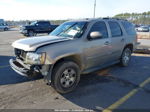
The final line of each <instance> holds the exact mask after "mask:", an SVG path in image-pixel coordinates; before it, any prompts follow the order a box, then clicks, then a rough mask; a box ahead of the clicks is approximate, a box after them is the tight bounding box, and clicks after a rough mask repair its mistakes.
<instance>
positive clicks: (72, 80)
mask: <svg viewBox="0 0 150 112" xmlns="http://www.w3.org/2000/svg"><path fill="white" fill-rule="evenodd" d="M71 74H72V75H71ZM79 81H80V68H79V66H78V65H77V64H76V63H74V62H72V61H63V62H61V63H59V64H57V65H56V66H55V68H54V70H53V74H52V86H53V87H54V88H55V90H56V91H57V92H59V93H61V94H65V93H69V92H71V91H73V90H74V89H75V88H76V86H77V85H78V83H79Z"/></svg>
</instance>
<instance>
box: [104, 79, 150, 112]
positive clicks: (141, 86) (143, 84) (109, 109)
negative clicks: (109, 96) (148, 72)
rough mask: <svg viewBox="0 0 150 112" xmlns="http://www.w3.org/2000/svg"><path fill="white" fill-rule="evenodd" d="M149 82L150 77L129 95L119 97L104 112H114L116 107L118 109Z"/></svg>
mask: <svg viewBox="0 0 150 112" xmlns="http://www.w3.org/2000/svg"><path fill="white" fill-rule="evenodd" d="M148 83H150V77H149V78H147V79H146V80H145V81H144V82H142V83H141V84H140V85H139V87H138V88H135V89H133V90H131V91H130V92H129V93H128V94H127V95H125V96H124V97H122V98H121V99H119V100H118V101H116V102H115V103H113V104H112V105H110V106H109V107H107V108H106V109H104V110H103V111H102V112H113V110H114V109H117V108H118V107H119V106H120V105H122V104H123V103H124V102H126V101H127V100H128V99H129V98H130V97H132V96H133V95H135V94H136V93H137V92H138V91H139V90H140V89H141V88H143V87H144V86H145V85H146V84H148Z"/></svg>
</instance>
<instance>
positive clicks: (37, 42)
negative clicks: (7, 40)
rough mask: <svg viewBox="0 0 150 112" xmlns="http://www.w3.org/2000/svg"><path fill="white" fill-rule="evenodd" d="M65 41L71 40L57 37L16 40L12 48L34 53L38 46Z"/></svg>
mask: <svg viewBox="0 0 150 112" xmlns="http://www.w3.org/2000/svg"><path fill="white" fill-rule="evenodd" d="M67 40H72V38H68V37H57V36H41V37H31V38H25V39H20V40H17V41H15V42H14V43H13V44H12V46H13V47H14V48H18V49H22V50H24V51H35V50H36V49H37V48H38V47H40V46H43V45H46V44H52V43H56V42H62V41H67Z"/></svg>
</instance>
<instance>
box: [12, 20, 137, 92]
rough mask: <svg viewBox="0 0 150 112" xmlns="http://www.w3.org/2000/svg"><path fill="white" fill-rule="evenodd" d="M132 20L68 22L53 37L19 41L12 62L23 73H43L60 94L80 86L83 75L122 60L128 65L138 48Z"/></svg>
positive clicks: (15, 45)
mask: <svg viewBox="0 0 150 112" xmlns="http://www.w3.org/2000/svg"><path fill="white" fill-rule="evenodd" d="M136 36H137V35H136V32H135V29H134V26H133V24H132V23H130V22H128V21H126V20H119V19H111V18H110V19H85V20H74V21H69V22H65V23H64V24H62V25H60V26H59V27H57V28H56V29H55V30H54V31H53V32H51V33H50V35H49V36H43V37H37V38H36V39H34V38H27V39H21V40H17V41H15V42H14V43H13V44H12V46H13V47H14V49H15V55H16V59H11V60H10V65H11V67H12V69H14V70H15V71H16V72H17V73H19V74H20V75H23V76H28V77H31V76H34V75H38V74H42V75H43V76H44V79H45V80H47V81H48V83H51V85H52V86H53V87H54V88H55V89H56V91H58V92H59V93H62V94H63V93H68V92H70V91H72V90H74V89H75V88H76V86H77V85H78V83H79V80H80V75H81V74H87V73H90V72H93V71H96V70H99V69H102V68H105V67H108V66H110V65H113V64H116V63H120V65H121V66H128V64H129V62H130V58H131V54H132V52H133V51H134V49H135V48H136V45H137V39H136Z"/></svg>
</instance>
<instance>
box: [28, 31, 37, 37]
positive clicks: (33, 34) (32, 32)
mask: <svg viewBox="0 0 150 112" xmlns="http://www.w3.org/2000/svg"><path fill="white" fill-rule="evenodd" d="M28 36H29V37H33V36H36V33H35V32H34V31H32V30H29V31H28Z"/></svg>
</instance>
